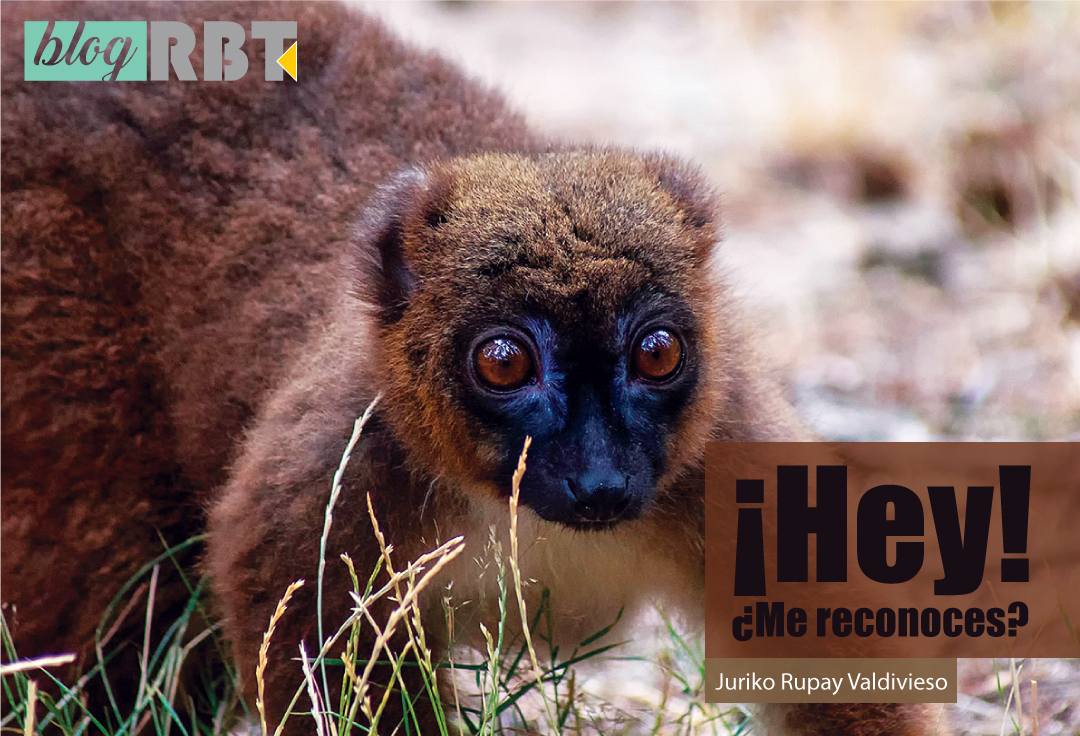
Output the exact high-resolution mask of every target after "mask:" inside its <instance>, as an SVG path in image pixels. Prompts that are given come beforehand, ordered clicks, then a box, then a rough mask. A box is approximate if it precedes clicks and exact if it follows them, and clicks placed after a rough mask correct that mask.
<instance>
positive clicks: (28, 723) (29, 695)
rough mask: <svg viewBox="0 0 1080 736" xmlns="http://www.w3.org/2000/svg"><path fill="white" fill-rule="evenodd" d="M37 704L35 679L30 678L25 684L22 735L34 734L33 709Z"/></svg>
mask: <svg viewBox="0 0 1080 736" xmlns="http://www.w3.org/2000/svg"><path fill="white" fill-rule="evenodd" d="M36 706H37V680H30V682H28V683H27V685H26V719H25V720H24V721H23V736H34V711H35V710H36Z"/></svg>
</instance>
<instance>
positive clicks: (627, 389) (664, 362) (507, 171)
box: [381, 152, 718, 529]
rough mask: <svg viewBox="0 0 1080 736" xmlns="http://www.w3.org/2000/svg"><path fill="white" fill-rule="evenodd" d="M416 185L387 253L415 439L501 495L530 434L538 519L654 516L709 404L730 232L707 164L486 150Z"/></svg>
mask: <svg viewBox="0 0 1080 736" xmlns="http://www.w3.org/2000/svg"><path fill="white" fill-rule="evenodd" d="M406 186H407V187H411V193H410V194H408V195H406V196H404V197H403V198H402V199H399V200H398V201H397V203H396V205H389V204H388V205H386V206H387V207H388V208H392V209H393V211H394V212H396V213H397V215H396V219H395V220H394V223H395V227H396V231H395V232H394V233H393V234H392V236H391V237H390V238H386V237H384V238H383V246H382V250H381V252H382V257H383V264H382V274H383V276H384V278H389V279H390V282H389V283H390V286H389V287H388V288H387V289H385V290H384V292H383V299H382V303H383V307H384V312H383V314H384V340H383V344H384V351H385V356H386V359H385V363H386V365H387V367H388V368H389V371H388V374H387V380H388V382H389V383H390V385H391V386H392V387H394V388H393V390H392V393H391V397H390V400H389V402H388V411H389V412H391V415H392V422H393V424H394V426H395V429H396V431H397V433H398V435H399V436H400V437H401V438H402V440H403V442H404V443H405V444H406V446H407V447H409V448H410V449H412V450H413V451H415V452H418V453H420V454H421V455H423V456H425V457H427V458H428V459H429V461H430V462H431V465H432V466H438V467H449V468H452V469H453V472H454V473H455V475H456V476H457V480H459V481H462V483H463V485H464V486H466V487H481V488H486V489H488V492H495V493H502V494H505V493H508V492H509V491H510V478H511V476H512V474H513V470H514V468H515V467H516V465H517V461H518V457H519V455H520V453H521V450H522V446H523V444H524V441H525V438H526V437H527V436H530V437H532V438H533V442H532V446H531V448H530V450H529V456H528V470H527V472H526V473H525V476H524V478H523V480H522V484H521V500H522V502H523V503H524V504H525V505H527V506H528V507H529V508H531V509H532V510H533V511H535V512H536V513H537V514H538V515H539V516H541V517H542V518H544V519H547V520H549V521H555V522H559V523H562V524H565V525H567V526H570V527H573V528H578V529H604V528H608V527H610V526H612V525H614V524H617V523H619V522H621V521H625V520H630V519H634V518H637V517H639V516H641V515H642V514H644V513H647V511H648V509H649V508H650V505H651V503H652V501H653V500H654V498H655V497H656V494H657V493H658V492H662V491H663V487H664V484H665V483H666V482H667V481H669V480H670V479H671V478H672V477H673V476H674V475H675V474H677V472H678V471H679V470H681V469H682V468H683V467H684V466H685V464H686V463H687V462H688V461H691V460H692V459H693V457H691V455H692V454H693V447H694V446H695V443H696V444H697V445H700V444H701V442H703V441H704V438H705V437H706V436H707V434H708V428H707V427H708V422H709V421H710V416H712V415H713V412H712V408H713V405H714V403H715V401H716V398H715V393H716V391H715V390H714V389H713V388H711V387H712V386H714V385H716V381H715V377H714V376H712V375H711V374H710V370H713V371H715V370H717V369H718V367H717V366H709V365H707V362H708V361H706V359H705V357H706V356H707V355H711V354H713V351H712V350H711V346H712V343H713V342H714V341H715V340H716V339H717V335H716V334H715V333H716V328H715V325H714V324H713V322H714V319H713V315H712V308H713V305H714V304H713V299H712V287H711V281H710V277H709V275H708V273H707V268H706V263H707V260H708V255H709V252H710V249H711V246H712V244H713V242H714V241H715V239H716V237H717V235H716V231H715V226H714V216H713V211H712V207H711V200H710V199H709V194H708V192H707V191H701V189H702V187H701V185H700V183H699V181H698V179H697V177H696V175H695V174H693V173H692V172H687V171H685V170H684V169H682V168H680V167H679V166H678V165H677V164H675V163H673V162H671V161H668V160H666V159H658V158H652V159H646V158H642V157H638V156H633V155H629V154H618V153H609V152H601V153H580V152H579V153H564V154H550V155H546V156H540V157H537V158H525V157H512V156H507V155H499V156H490V155H489V156H485V157H481V158H473V159H462V160H456V161H452V162H450V163H449V164H446V165H443V166H440V167H436V168H435V169H434V170H432V171H429V172H426V173H425V174H424V175H422V176H417V177H416V179H415V180H414V181H412V183H410V184H407V185H406ZM388 201H389V200H388ZM394 242H396V243H398V244H399V245H396V246H395V245H394V244H393V243H394ZM410 386H411V387H412V389H411V390H410ZM416 387H419V390H417V388H416ZM429 389H431V390H429ZM435 417H438V418H439V420H438V421H436V420H435ZM448 419H449V421H448ZM446 428H450V429H449V431H446ZM688 436H691V437H692V441H688ZM698 438H700V439H698Z"/></svg>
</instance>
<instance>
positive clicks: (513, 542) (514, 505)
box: [510, 437, 558, 730]
mask: <svg viewBox="0 0 1080 736" xmlns="http://www.w3.org/2000/svg"><path fill="white" fill-rule="evenodd" d="M531 445H532V437H526V438H525V445H524V446H523V447H522V448H521V455H520V456H519V457H518V464H517V468H515V469H514V475H513V478H512V479H511V481H510V571H511V573H513V575H514V593H515V594H516V596H517V603H518V612H519V613H520V614H521V630H522V631H523V632H524V634H525V646H526V647H527V648H528V650H529V660H530V662H531V663H532V675H533V678H534V679H535V680H536V687H537V689H538V690H539V691H540V697H541V699H542V700H543V702H544V712H545V715H546V716H547V719H548V724H549V725H551V726H555V724H556V721H555V717H554V714H553V713H552V711H551V703H549V702H548V698H547V693H546V692H545V690H544V682H543V676H544V675H543V672H541V671H540V663H539V660H538V659H537V657H536V648H535V647H534V646H533V640H532V631H530V630H529V614H528V611H527V610H526V606H525V596H524V594H523V593H522V585H521V565H520V564H519V560H520V558H519V548H518V504H519V503H520V500H521V479H522V477H523V476H524V475H525V467H526V460H527V459H528V457H529V447H530V446H531ZM555 730H558V729H557V728H556V729H555Z"/></svg>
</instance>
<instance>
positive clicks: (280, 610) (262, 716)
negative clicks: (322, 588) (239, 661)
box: [255, 579, 304, 734]
mask: <svg viewBox="0 0 1080 736" xmlns="http://www.w3.org/2000/svg"><path fill="white" fill-rule="evenodd" d="M303 584H304V581H303V580H302V579H301V580H297V581H296V582H294V583H292V584H291V585H290V586H289V587H288V588H286V589H285V595H283V596H281V600H279V601H278V604H277V608H275V609H274V614H273V615H272V616H271V617H270V625H269V626H268V627H267V628H266V631H265V632H264V633H263V638H262V644H261V645H259V664H258V665H257V666H256V668H255V683H256V686H257V688H258V695H257V697H256V698H255V707H256V708H258V710H259V724H260V725H261V726H262V732H263V733H264V734H267V733H269V731H268V730H267V729H266V697H265V695H266V679H265V675H266V664H267V653H268V652H269V651H270V638H271V637H272V636H273V635H274V629H275V628H277V623H278V620H280V619H281V617H282V616H283V615H285V609H286V608H288V605H289V599H290V598H292V597H293V593H295V592H296V591H297V590H299V589H300V586H302V585H303Z"/></svg>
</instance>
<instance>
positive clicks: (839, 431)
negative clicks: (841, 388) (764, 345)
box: [795, 386, 935, 442]
mask: <svg viewBox="0 0 1080 736" xmlns="http://www.w3.org/2000/svg"><path fill="white" fill-rule="evenodd" d="M795 406H796V408H797V409H798V410H799V412H800V413H801V414H802V416H803V417H804V418H805V419H806V421H807V422H808V423H809V424H810V428H811V429H812V430H813V431H814V432H816V433H817V434H818V435H819V436H820V437H821V438H822V439H825V440H832V441H835V442H931V441H933V440H934V439H935V437H934V435H933V433H932V432H931V431H930V429H929V427H927V426H926V424H925V423H923V422H922V421H921V420H920V419H918V418H917V417H916V416H914V415H913V414H912V413H910V412H908V411H904V410H902V409H897V408H881V407H874V406H867V405H864V404H859V403H857V402H855V401H853V400H851V399H848V398H846V397H842V396H838V395H836V394H832V393H831V392H828V391H823V390H821V389H820V388H819V387H816V386H802V387H800V388H799V389H798V390H797V393H796V397H795Z"/></svg>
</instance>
